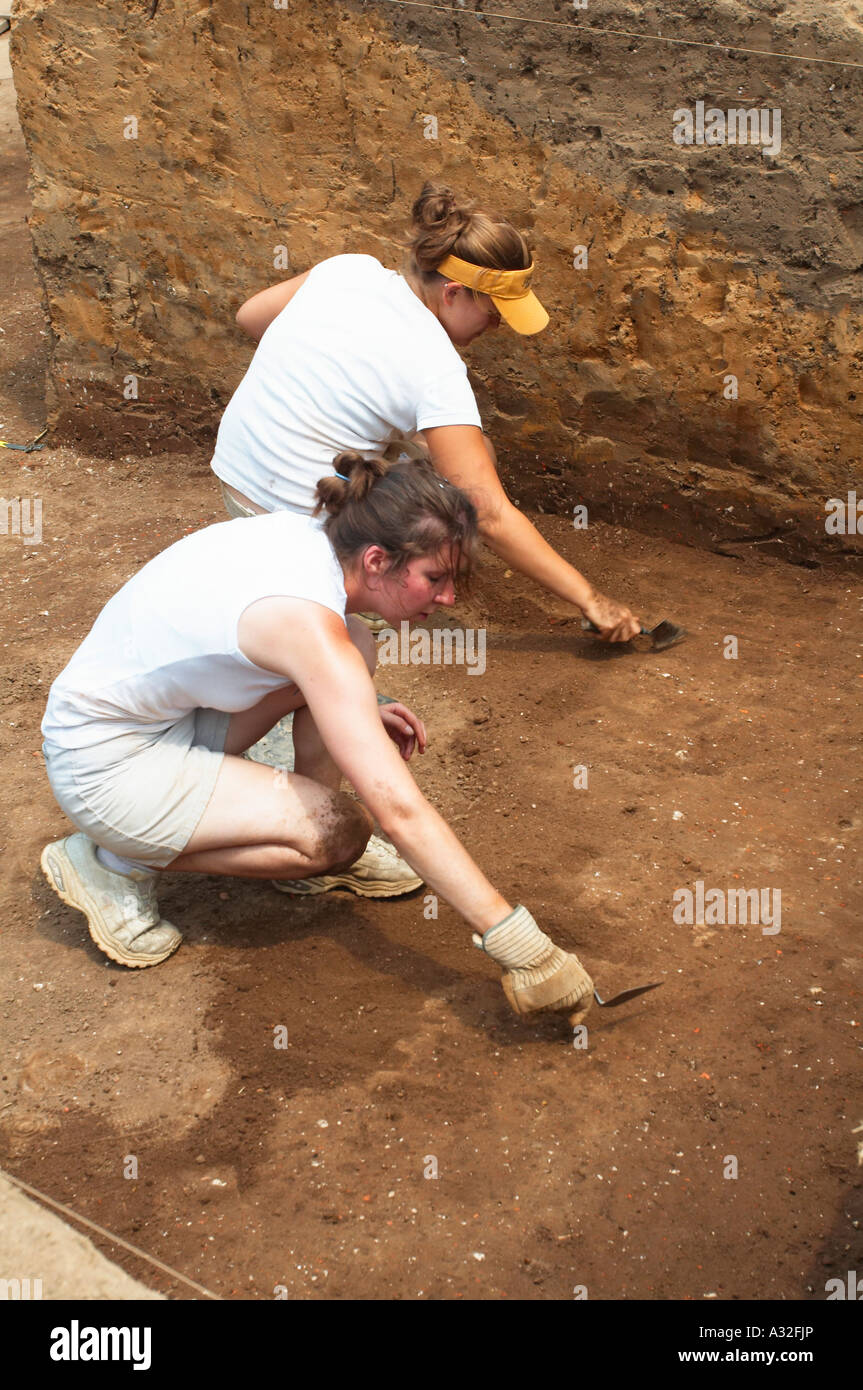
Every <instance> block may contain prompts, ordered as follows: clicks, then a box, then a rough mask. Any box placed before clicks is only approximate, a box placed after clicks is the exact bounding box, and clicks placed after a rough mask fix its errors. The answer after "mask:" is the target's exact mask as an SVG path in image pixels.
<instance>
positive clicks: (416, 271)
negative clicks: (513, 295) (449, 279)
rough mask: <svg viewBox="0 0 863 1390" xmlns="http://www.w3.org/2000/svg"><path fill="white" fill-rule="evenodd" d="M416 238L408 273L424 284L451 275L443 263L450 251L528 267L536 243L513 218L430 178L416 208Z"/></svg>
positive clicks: (500, 265) (499, 266)
mask: <svg viewBox="0 0 863 1390" xmlns="http://www.w3.org/2000/svg"><path fill="white" fill-rule="evenodd" d="M411 218H412V227H411V238H410V241H409V242H408V249H407V256H406V258H405V262H404V265H403V267H402V273H403V274H404V275H405V276H406V277H408V278H414V279H415V280H416V281H417V282H418V283H419V285H420V286H421V287H422V289H424V290H426V291H428V290H430V289H431V288H432V287H433V285H434V283H435V281H445V280H446V276H443V275H440V274H439V272H438V269H437V267H438V266H439V265H440V263H441V261H442V260H443V259H444V257H445V256H458V257H460V259H461V260H463V261H470V262H471V264H472V265H482V266H488V267H490V268H491V269H492V270H526V269H527V267H528V266H529V265H530V263H531V252H530V247H529V246H528V244H527V242H526V241H525V239H524V237H523V236H522V234H521V232H519V231H517V230H516V228H515V227H513V225H512V223H511V222H501V221H499V220H498V219H497V218H494V217H491V216H489V214H488V213H486V212H483V211H482V210H481V209H479V208H477V206H476V204H475V203H470V202H467V201H466V200H465V199H463V198H458V197H457V196H456V194H455V193H453V191H452V189H451V188H446V187H443V186H440V185H436V184H433V183H426V184H424V186H423V190H422V192H421V193H420V195H419V197H418V198H417V200H416V202H415V203H414V205H413V207H412V208H411Z"/></svg>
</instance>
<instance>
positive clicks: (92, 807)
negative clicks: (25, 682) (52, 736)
mask: <svg viewBox="0 0 863 1390" xmlns="http://www.w3.org/2000/svg"><path fill="white" fill-rule="evenodd" d="M230 722H231V716H230V714H227V713H225V712H224V711H222V710H215V709H196V710H191V711H190V712H189V713H188V714H187V715H186V716H185V717H184V718H183V719H181V720H179V721H178V723H176V724H172V725H171V727H170V728H169V729H163V730H161V731H160V732H158V733H153V732H150V731H149V730H147V729H141V730H140V731H139V730H136V731H135V732H134V733H131V734H118V735H115V736H114V737H113V738H106V739H105V740H104V741H103V742H102V743H98V744H96V745H95V746H94V747H91V748H59V747H58V746H57V745H56V744H52V743H49V742H48V741H46V742H44V743H43V744H42V753H43V755H44V757H45V769H46V771H47V773H48V781H49V782H50V783H51V790H52V791H53V793H54V796H55V797H56V799H57V804H58V805H59V807H60V809H61V811H63V813H64V815H66V816H68V817H69V820H70V821H72V823H73V825H75V826H77V828H78V829H79V830H83V832H84V834H85V835H88V836H89V837H90V839H91V840H93V841H95V843H96V844H97V845H101V846H102V848H103V849H108V850H111V852H112V853H113V854H118V855H120V856H121V857H122V858H124V859H136V860H139V861H140V862H141V863H142V864H149V865H150V866H151V867H152V868H154V869H163V868H165V866H166V865H168V864H170V863H171V861H172V860H173V859H176V857H177V855H178V854H182V852H183V850H184V849H185V847H186V845H187V844H188V843H189V840H190V839H191V838H192V834H193V832H194V831H195V829H196V827H197V825H198V823H199V821H200V819H201V817H202V816H203V814H204V811H205V810H206V809H207V803H208V802H209V800H210V797H211V796H212V795H213V789H214V787H215V785H216V778H217V777H218V775H219V769H220V768H221V766H222V760H223V758H224V756H225V753H224V748H225V738H226V736H227V732H228V725H229V724H230ZM107 727H108V726H107V725H106V728H107Z"/></svg>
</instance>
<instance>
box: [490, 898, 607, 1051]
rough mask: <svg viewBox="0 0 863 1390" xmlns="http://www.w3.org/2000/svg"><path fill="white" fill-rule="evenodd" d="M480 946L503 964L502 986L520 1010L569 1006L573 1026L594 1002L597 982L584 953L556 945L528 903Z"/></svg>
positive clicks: (526, 1011)
mask: <svg viewBox="0 0 863 1390" xmlns="http://www.w3.org/2000/svg"><path fill="white" fill-rule="evenodd" d="M473 940H474V944H475V945H477V946H479V947H480V948H481V949H482V950H483V951H485V952H486V954H487V955H490V956H491V958H492V960H496V961H497V962H498V964H499V965H502V966H503V969H504V974H503V979H502V981H501V984H502V985H503V992H504V994H505V995H506V997H507V1000H508V1001H509V1004H510V1007H511V1008H512V1009H514V1010H515V1012H516V1013H517V1014H530V1013H541V1012H543V1011H546V1010H549V1009H569V1010H571V1011H572V1012H571V1013H570V1019H569V1021H570V1023H571V1024H572V1025H573V1027H574V1026H575V1025H576V1024H577V1023H580V1022H581V1020H582V1019H583V1018H584V1017H585V1016H586V1014H587V1012H588V1010H589V1008H590V1006H591V1004H592V1003H593V980H592V979H591V978H590V976H589V975H588V973H587V971H586V970H585V968H584V966H583V965H582V963H581V961H580V960H579V959H578V956H575V955H573V954H572V952H571V951H564V950H562V949H561V947H560V946H555V944H554V942H553V941H552V939H551V937H550V936H546V934H545V932H542V931H540V929H539V927H538V926H537V924H536V922H535V921H534V919H533V917H532V916H531V914H530V913H529V912H528V910H527V908H526V907H516V908H514V909H513V911H512V912H511V913H510V914H509V916H508V917H504V919H503V921H502V922H498V923H497V925H496V926H494V927H492V928H491V929H490V930H489V931H487V932H486V933H485V935H484V936H479V935H478V934H476V933H475V934H474V938H473Z"/></svg>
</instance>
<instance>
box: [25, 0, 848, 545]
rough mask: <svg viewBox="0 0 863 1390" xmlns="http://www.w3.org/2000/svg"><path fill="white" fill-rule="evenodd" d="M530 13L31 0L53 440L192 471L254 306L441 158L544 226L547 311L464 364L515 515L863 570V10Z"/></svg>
mask: <svg viewBox="0 0 863 1390" xmlns="http://www.w3.org/2000/svg"><path fill="white" fill-rule="evenodd" d="M518 9H519V12H520V13H522V14H523V15H524V16H525V18H524V21H523V22H519V23H515V22H512V21H508V20H501V19H498V18H493V17H489V18H487V19H486V18H484V17H478V16H477V15H471V14H468V13H466V12H465V11H464V10H461V9H456V8H453V10H452V12H451V13H450V12H446V13H441V12H436V11H425V10H422V9H417V8H413V7H411V8H405V7H401V6H398V5H395V4H383V3H381V4H379V5H377V6H374V5H363V4H361V3H348V4H340V5H338V6H329V5H328V6H323V7H322V6H319V5H315V4H312V3H308V2H307V0H291V4H290V6H289V8H286V9H276V8H275V7H274V6H272V5H264V4H253V5H250V4H247V3H245V2H243V3H239V0H224V3H222V4H220V5H219V6H218V7H213V6H210V5H205V4H201V5H199V6H198V7H197V8H194V7H189V6H188V5H185V4H180V3H179V0H175V2H174V3H171V0H160V2H159V3H156V4H153V3H152V0H147V3H143V2H142V0H140V2H139V0H136V3H132V2H131V0H126V3H122V2H121V0H108V2H107V3H100V4H96V3H93V2H92V0H75V3H74V4H72V3H71V0H55V3H54V4H52V5H51V6H48V7H46V6H44V5H43V4H42V3H41V0H19V3H18V4H17V6H16V8H15V10H14V12H13V33H12V50H11V51H12V63H13V70H14V76H15V84H16V89H17V93H18V109H19V116H20V120H21V124H22V128H23V132H24V136H25V140H26V144H27V149H28V154H29V159H30V166H31V194H32V199H33V213H32V216H31V219H30V228H31V232H32V237H33V245H34V252H35V259H36V265H37V270H38V273H39V277H40V281H41V284H42V287H43V291H44V297H45V303H46V307H47V311H48V314H49V317H50V323H51V329H52V335H53V350H52V358H51V365H50V368H49V373H48V383H47V386H48V401H49V421H50V425H51V429H52V437H53V438H55V439H65V440H68V441H77V442H79V443H80V444H81V446H82V447H84V448H86V449H88V450H90V451H91V452H95V453H97V454H99V455H100V456H104V457H105V458H106V459H107V458H115V457H117V456H118V455H119V454H121V453H123V452H124V451H126V452H132V453H137V452H149V453H152V454H156V455H159V454H163V453H168V454H171V455H174V454H176V455H179V456H180V458H179V459H177V458H174V459H172V460H169V463H170V466H171V467H173V468H176V467H177V466H183V460H186V461H187V466H190V467H191V466H194V463H195V461H196V462H197V466H200V464H201V462H202V461H203V462H205V461H206V459H207V458H208V457H209V452H210V450H211V447H212V443H213V440H214V438H215V432H216V429H217V426H218V421H219V418H220V415H221V412H222V410H223V408H224V406H225V404H226V403H227V401H228V399H229V398H230V395H231V393H232V391H233V390H234V388H235V387H236V385H237V383H238V381H239V380H240V378H241V376H242V374H243V372H244V371H245V368H246V366H247V364H248V361H249V358H250V343H249V340H248V339H247V338H245V337H244V335H243V334H242V333H241V332H240V331H239V329H238V328H237V327H236V325H235V323H234V314H235V312H236V309H237V308H238V306H239V304H240V303H242V301H243V300H244V299H245V298H247V297H248V296H249V295H250V294H252V293H254V292H255V291H256V290H258V289H260V288H262V287H263V286H264V285H266V284H268V283H273V282H275V281H276V280H279V279H284V278H287V277H288V276H289V275H291V274H296V273H299V272H300V271H302V270H305V269H307V268H308V267H309V266H310V265H313V264H315V263H316V262H317V261H319V260H321V259H323V258H325V257H326V256H330V255H335V254H338V253H340V252H344V251H361V252H368V253H370V254H372V255H375V256H377V257H378V258H379V259H380V260H382V261H383V262H384V263H386V264H389V265H392V266H399V265H400V263H401V255H402V251H401V245H402V239H403V236H404V233H405V229H406V215H407V211H408V209H409V206H410V203H411V201H412V199H413V198H414V197H415V195H416V193H417V192H418V190H419V187H420V185H421V183H422V180H423V178H424V177H431V178H434V179H443V180H445V181H446V182H448V183H449V184H450V185H451V186H453V187H454V188H456V189H457V190H460V191H463V192H465V193H466V194H468V195H470V196H472V197H474V198H475V199H476V200H477V201H478V202H479V203H480V204H481V205H484V206H487V207H489V208H491V209H492V210H497V211H498V212H499V213H500V215H502V216H506V217H508V218H510V219H511V220H512V221H514V222H515V223H516V224H517V225H519V226H520V227H522V228H523V229H524V230H525V232H526V234H527V235H528V237H529V239H530V241H531V244H532V246H533V248H534V254H535V260H536V263H537V267H538V269H537V275H536V278H535V288H536V289H537V290H538V292H539V293H540V296H541V298H542V300H543V302H544V303H545V304H546V305H547V307H548V309H549V311H550V313H551V323H550V326H549V327H548V329H546V330H545V332H544V333H542V334H541V335H539V336H537V337H532V338H520V337H517V336H516V335H515V334H513V333H511V332H509V331H507V330H501V331H500V332H498V333H496V334H488V335H486V337H485V338H483V339H480V340H478V341H477V343H476V344H474V345H473V346H472V347H471V349H470V350H469V352H468V353H467V359H466V360H467V361H468V365H469V369H470V371H471V376H472V380H473V383H474V386H475V389H476V393H477V398H478V401H479V405H480V409H481V411H482V415H483V420H484V424H485V428H486V429H487V430H488V432H489V433H490V434H491V435H492V437H493V438H494V440H495V443H496V445H497V448H498V454H499V457H500V460H501V472H502V476H503V478H504V481H505V483H506V485H507V487H508V489H509V491H510V494H511V495H512V496H513V497H514V498H515V499H517V500H518V502H519V503H520V505H522V506H524V507H529V508H533V509H536V510H539V511H542V512H547V513H553V514H557V515H566V514H571V512H572V509H573V507H574V506H575V505H577V504H581V505H586V506H587V508H588V513H589V515H590V516H591V517H596V518H597V519H602V520H604V521H614V522H620V523H623V524H626V525H628V526H632V527H635V528H636V529H639V530H644V531H647V532H658V533H662V534H666V535H669V536H671V537H673V538H675V539H683V540H688V541H692V542H693V543H695V544H700V545H709V546H712V547H714V548H723V547H731V549H732V551H734V550H735V548H736V550H737V551H738V552H739V548H740V547H741V546H746V545H755V546H757V547H758V548H759V549H760V550H766V551H768V552H772V553H775V554H777V555H782V556H784V557H786V558H788V559H791V560H796V561H801V562H803V563H823V562H830V561H834V560H835V561H838V562H840V563H844V564H849V563H850V564H853V565H854V567H855V568H857V567H859V562H860V560H861V557H863V546H861V537H860V535H858V534H857V528H856V518H855V515H854V509H853V503H852V505H851V506H850V507H847V506H846V515H845V516H844V518H843V517H842V516H840V517H839V518H838V520H836V519H834V520H833V522H832V523H831V524H830V529H828V522H830V515H831V513H830V512H829V511H828V509H827V503H828V501H829V499H831V498H835V499H838V500H842V501H843V503H844V502H846V501H847V499H848V497H849V494H851V493H853V492H854V490H855V488H856V489H857V490H858V491H859V492H860V494H861V499H863V487H858V484H859V482H860V479H861V470H860V458H861V452H863V449H861V444H863V428H861V410H860V400H859V394H860V392H859V385H860V368H861V360H863V331H861V327H860V314H859V305H860V286H861V264H863V178H861V172H860V167H859V158H858V156H857V154H856V153H855V151H856V150H859V146H860V143H861V141H860V125H861V117H860V114H859V113H860V111H861V109H863V103H861V85H863V83H861V78H863V68H857V67H854V66H853V64H855V63H856V64H860V63H863V28H861V21H863V7H860V6H855V5H850V6H846V7H844V12H843V13H842V14H832V13H831V14H829V15H824V14H823V13H821V12H820V11H821V6H820V5H819V4H816V3H814V0H796V2H795V3H791V4H788V5H785V6H783V7H780V6H776V5H765V4H761V3H757V4H716V5H713V6H711V7H710V8H709V10H706V9H705V7H704V6H703V5H700V4H695V3H691V2H690V0H686V3H683V4H680V5H678V6H677V7H676V10H675V19H674V36H675V37H677V38H680V39H686V40H689V41H690V44H691V46H689V45H687V44H682V43H681V44H668V43H661V42H659V41H657V40H656V39H651V38H648V37H646V36H647V35H648V34H656V33H657V32H659V31H662V32H663V33H665V35H666V37H668V32H667V31H668V27H669V26H668V17H667V15H666V17H665V28H664V27H663V18H662V14H661V12H660V11H659V10H658V9H657V8H656V7H654V6H646V7H644V6H634V5H632V6H630V5H625V4H610V5H599V4H591V5H589V7H588V8H586V9H583V10H574V9H573V7H571V6H568V5H564V4H562V3H559V2H558V3H553V2H549V3H528V2H527V0H521V3H520V5H519V7H518ZM779 9H781V11H782V12H781V13H778V14H776V15H773V14H772V11H774V10H779ZM858 9H861V14H860V15H858V14H857V11H858ZM589 29H593V30H594V31H595V32H593V33H592V34H591V33H588V30H589ZM600 29H602V30H605V31H609V30H614V31H617V32H615V33H610V32H603V33H600V32H598V31H599V30H600ZM718 36H721V38H722V40H723V41H724V42H725V43H728V44H736V45H738V46H739V47H738V48H735V49H734V50H733V51H732V50H730V49H729V50H724V49H717V48H712V47H711V48H706V47H705V46H703V45H704V42H705V39H706V38H712V37H718ZM699 45H701V46H699ZM746 49H757V50H758V49H760V50H774V51H775V52H776V53H781V54H788V53H793V54H796V55H798V57H797V59H792V58H788V57H781V56H770V57H765V56H763V54H759V53H751V52H746V51H745V50H746ZM806 56H809V57H812V58H816V57H820V58H821V59H823V58H830V59H831V60H832V64H825V63H823V62H811V63H806V62H803V61H801V59H802V58H803V57H806ZM699 103H702V105H701V106H700V107H699ZM711 110H712V111H713V112H714V113H715V112H717V111H718V112H723V113H727V112H729V111H732V110H736V111H747V112H749V111H757V112H759V113H760V122H761V124H760V126H759V127H758V134H759V142H758V143H755V142H754V128H753V126H752V124H751V123H750V122H747V125H746V129H747V132H748V135H747V138H749V135H752V136H753V141H750V142H749V143H747V144H746V145H743V144H731V143H729V142H728V139H727V135H728V131H729V130H731V129H732V125H733V121H734V120H736V119H737V118H727V119H726V120H725V127H726V128H725V138H724V141H723V140H721V139H720V138H719V137H720V136H721V135H722V127H723V123H722V122H720V121H719V120H718V118H717V116H716V115H715V114H714V116H713V117H709V115H708V116H707V119H706V121H705V113H709V112H710V111H711ZM777 112H778V113H779V116H778V118H777V115H776V113H777ZM685 113H689V116H688V117H687V116H686V115H685ZM687 119H688V120H689V121H690V122H691V127H690V128H689V129H688V130H687ZM699 121H700V126H699ZM711 122H712V124H711ZM756 124H757V123H756ZM734 128H735V129H736V126H734ZM699 129H700V132H701V143H699ZM741 129H742V127H741ZM706 130H707V131H709V133H710V141H708V139H707V134H706V133H705V132H706ZM675 135H676V136H677V139H675ZM689 136H691V140H692V142H691V143H686V140H687V138H688V137H689ZM762 136H763V138H762ZM835 513H836V507H835V506H834V508H833V515H834V518H835ZM861 528H863V517H861Z"/></svg>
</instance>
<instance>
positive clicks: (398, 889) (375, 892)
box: [270, 874, 423, 898]
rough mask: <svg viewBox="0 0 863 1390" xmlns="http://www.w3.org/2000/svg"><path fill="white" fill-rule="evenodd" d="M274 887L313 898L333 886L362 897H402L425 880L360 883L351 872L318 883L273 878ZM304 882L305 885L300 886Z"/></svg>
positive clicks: (302, 896)
mask: <svg viewBox="0 0 863 1390" xmlns="http://www.w3.org/2000/svg"><path fill="white" fill-rule="evenodd" d="M270 882H271V883H272V885H273V887H274V888H277V889H278V890H279V892H280V893H290V894H292V896H293V897H295V898H311V897H314V896H315V894H316V893H328V892H329V891H330V889H331V888H346V889H347V890H348V892H350V893H356V894H357V896H358V897H360V898H400V897H401V896H402V895H403V894H405V893H413V892H415V891H416V889H417V888H421V887H422V884H423V880H422V879H421V878H411V879H402V880H401V882H399V883H387V882H386V881H385V880H384V879H370V880H369V881H368V882H363V883H360V882H359V881H358V880H357V879H355V878H351V876H350V874H332V875H328V876H327V877H326V878H323V879H321V880H320V881H319V882H317V883H314V884H312V883H310V882H309V880H302V879H296V880H293V881H292V880H291V879H284V878H274V879H271V880H270ZM300 883H303V885H304V886H303V887H302V888H301V887H300Z"/></svg>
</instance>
